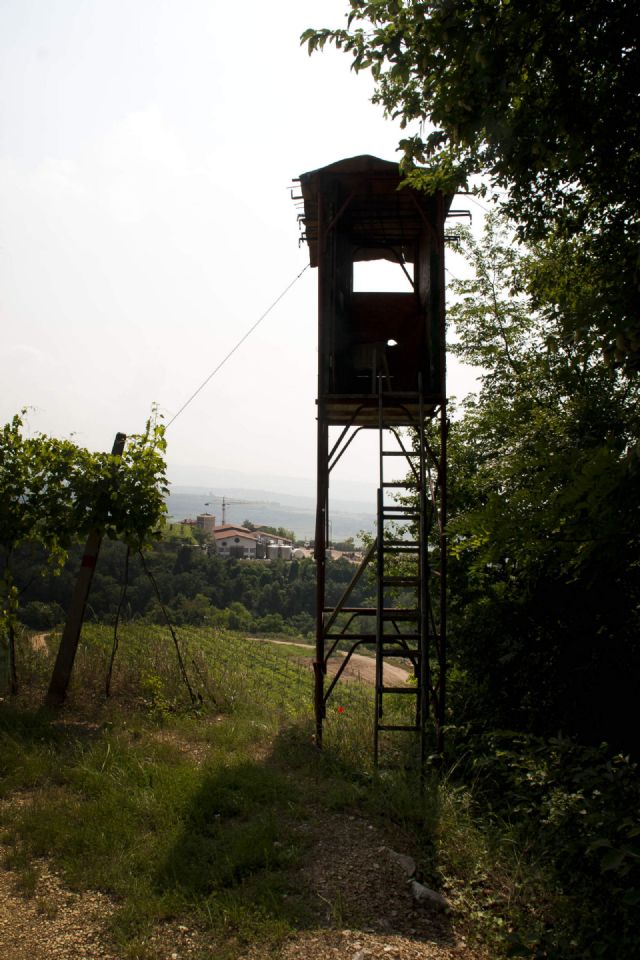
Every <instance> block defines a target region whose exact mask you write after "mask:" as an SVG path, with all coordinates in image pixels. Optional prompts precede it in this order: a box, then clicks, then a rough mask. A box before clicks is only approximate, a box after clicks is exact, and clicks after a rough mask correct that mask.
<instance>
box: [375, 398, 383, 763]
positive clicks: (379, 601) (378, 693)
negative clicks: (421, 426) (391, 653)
mask: <svg viewBox="0 0 640 960" xmlns="http://www.w3.org/2000/svg"><path fill="white" fill-rule="evenodd" d="M378 477H379V486H378V493H377V521H378V537H377V539H378V550H377V552H376V672H375V678H376V689H375V715H374V724H373V764H374V767H377V766H378V761H379V759H380V730H379V727H380V721H381V720H382V716H383V706H382V687H383V680H384V663H383V654H382V644H383V639H382V638H383V636H384V612H383V611H384V532H385V531H384V487H383V482H384V415H383V404H382V381H381V379H378Z"/></svg>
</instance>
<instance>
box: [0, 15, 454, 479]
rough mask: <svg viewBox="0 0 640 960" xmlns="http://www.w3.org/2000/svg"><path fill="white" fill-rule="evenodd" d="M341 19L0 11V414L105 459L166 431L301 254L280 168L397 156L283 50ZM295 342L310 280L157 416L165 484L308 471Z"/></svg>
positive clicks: (307, 371)
mask: <svg viewBox="0 0 640 960" xmlns="http://www.w3.org/2000/svg"><path fill="white" fill-rule="evenodd" d="M345 7H346V4H345V3H344V0H278V3H276V4H267V3H265V2H264V0H245V2H244V3H242V4H237V5H233V4H230V3H229V2H228V0H226V2H224V3H222V2H221V0H0V322H1V324H2V337H1V340H0V363H1V370H2V381H3V385H2V391H1V392H0V404H1V409H0V416H1V417H2V422H4V421H6V420H7V419H9V418H10V417H11V416H12V415H13V414H14V413H15V412H17V411H18V410H19V409H20V408H21V407H24V406H28V407H31V408H32V411H31V412H30V414H29V417H28V421H29V426H30V429H32V430H34V431H43V432H47V433H53V434H56V435H59V436H69V435H74V437H75V439H76V440H77V442H79V443H81V444H83V445H86V446H88V447H90V448H92V449H108V448H110V446H111V443H112V440H113V436H114V434H115V433H116V431H118V430H121V431H124V432H126V433H135V432H138V431H140V430H141V429H142V427H143V425H144V422H145V420H146V418H147V416H148V415H149V412H150V409H151V405H152V403H153V402H157V403H158V404H159V406H160V409H161V411H162V412H163V413H164V415H165V417H166V419H167V420H169V419H170V418H171V417H172V415H173V414H174V413H175V412H176V411H177V410H178V409H179V408H180V407H181V405H182V404H183V403H184V401H185V400H186V399H187V398H188V396H189V395H190V394H191V393H192V392H193V391H194V389H195V388H196V387H197V386H198V385H199V384H200V383H201V382H202V381H203V380H204V379H205V377H206V376H207V375H208V374H209V373H210V372H211V370H212V369H213V368H214V367H215V366H216V365H217V364H218V363H219V361H220V360H221V359H222V358H223V357H224V356H225V355H226V353H227V352H228V351H229V350H230V349H231V347H232V346H233V345H234V344H235V343H236V342H237V340H238V339H239V338H240V337H241V336H242V334H244V333H245V332H246V330H247V329H248V328H249V327H250V326H252V324H253V323H255V321H256V320H257V318H258V317H259V316H260V315H261V314H262V313H263V311H264V310H265V309H266V307H267V306H268V305H269V304H270V303H271V302H272V301H273V300H274V299H275V297H276V296H277V295H278V294H279V293H280V292H281V291H282V290H283V288H284V287H285V286H286V285H287V284H288V283H289V282H290V280H292V279H293V277H295V275H296V274H297V273H298V272H299V271H300V270H301V269H302V267H303V266H304V265H305V263H306V262H307V259H308V256H307V249H306V247H304V246H303V247H299V246H298V227H297V224H296V211H295V208H294V205H293V203H292V202H291V200H290V196H289V191H288V187H289V186H290V183H291V180H292V178H293V177H296V176H298V175H299V174H300V173H302V172H304V171H306V170H311V169H314V168H316V167H320V166H324V165H325V164H327V163H331V162H333V161H334V160H338V159H341V158H342V157H348V156H353V155H355V154H360V153H371V154H374V155H377V156H380V157H384V158H386V159H393V158H394V157H395V156H396V146H397V142H398V139H399V136H400V131H399V130H398V128H397V126H394V125H393V124H392V123H390V122H389V121H386V120H384V118H383V116H382V112H381V110H380V108H378V107H374V106H373V105H371V104H370V103H369V97H370V95H371V84H370V80H369V78H368V76H359V77H358V76H356V75H355V74H354V73H353V72H352V71H350V69H349V60H348V58H347V57H346V56H345V55H344V54H341V53H337V52H334V51H327V52H326V53H324V54H322V55H315V56H313V57H311V58H309V57H308V56H307V53H306V50H304V49H302V48H300V46H299V35H300V33H301V32H302V30H304V29H305V28H306V27H307V26H312V25H313V26H322V25H333V24H338V23H339V22H340V21H341V18H342V17H343V15H344V12H345ZM315 332H316V272H315V271H311V270H308V271H307V272H306V273H305V275H304V276H303V278H302V279H301V280H300V281H299V282H298V283H297V284H296V286H295V287H294V289H293V290H292V291H291V292H290V293H289V294H288V295H287V297H286V299H285V300H284V301H283V302H282V303H281V304H280V305H279V306H278V307H277V308H276V310H274V312H273V313H272V314H271V315H270V316H269V317H268V318H267V319H266V320H265V321H264V323H263V324H262V325H261V326H260V327H259V328H258V330H257V331H256V332H255V333H254V334H253V335H252V336H251V337H250V338H249V339H248V340H247V342H246V343H245V344H244V345H243V346H242V347H241V348H240V350H239V351H238V352H237V353H236V354H235V355H234V357H233V358H232V359H231V360H230V361H229V363H228V364H227V365H226V366H225V367H224V369H223V370H222V371H221V372H220V373H219V374H218V375H217V376H216V377H215V378H214V379H213V380H212V381H211V383H210V384H209V385H208V386H207V388H206V389H205V390H204V391H203V392H202V393H201V394H200V396H199V397H198V398H197V399H196V400H195V401H194V402H193V403H192V404H191V405H190V407H189V408H188V409H187V410H186V411H185V412H184V413H183V414H182V415H181V416H180V417H179V418H178V419H177V420H176V422H175V423H174V424H173V425H172V426H171V428H170V430H169V431H168V435H167V439H168V442H169V450H168V460H169V472H170V475H173V476H175V477H176V478H179V479H180V481H182V482H185V480H186V479H187V478H188V473H189V471H188V470H187V468H188V467H190V466H191V465H200V466H201V467H205V468H208V467H209V466H210V467H211V469H212V471H214V469H217V470H220V469H225V470H232V471H239V472H241V473H246V474H247V475H252V474H254V475H257V474H259V475H261V476H262V475H265V474H271V475H282V476H286V477H312V476H313V474H314V471H315V442H316V436H315V402H314V401H315V379H316V343H315ZM453 388H454V390H455V392H458V393H460V392H462V391H461V389H460V384H459V383H457V381H455V380H454V383H453ZM366 446H367V445H366V444H364V445H363V447H362V453H361V454H360V455H356V456H354V457H352V458H351V459H350V461H349V462H347V460H349V458H345V463H344V467H343V476H344V477H345V478H347V479H352V480H360V479H363V480H366V479H367V474H368V472H370V471H371V470H373V469H374V466H373V464H374V459H375V458H374V457H373V456H371V455H370V454H369V451H368V449H366ZM205 474H206V471H205ZM203 478H204V475H203V473H202V471H199V472H198V477H197V478H195V476H194V482H204V479H203ZM220 492H224V491H220Z"/></svg>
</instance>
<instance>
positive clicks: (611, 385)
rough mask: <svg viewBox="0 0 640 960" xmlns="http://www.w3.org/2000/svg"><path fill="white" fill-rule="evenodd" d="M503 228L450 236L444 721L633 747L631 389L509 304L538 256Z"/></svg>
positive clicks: (547, 319)
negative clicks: (466, 392)
mask: <svg viewBox="0 0 640 960" xmlns="http://www.w3.org/2000/svg"><path fill="white" fill-rule="evenodd" d="M512 229H513V228H511V231H510V230H509V229H508V227H506V226H505V225H504V224H501V223H500V222H498V221H497V220H496V218H495V217H488V218H487V222H486V226H485V234H484V236H483V238H482V239H481V240H480V241H476V240H474V238H473V237H472V236H471V235H469V234H466V235H465V234H464V232H463V240H462V242H463V246H464V248H465V250H466V252H467V255H468V256H469V259H470V261H471V263H472V265H473V266H474V276H473V278H472V279H471V280H468V281H457V282H454V283H453V287H454V292H455V293H456V294H457V301H456V303H455V304H454V305H453V306H452V308H451V310H450V317H451V318H452V319H453V321H454V322H455V325H456V329H457V331H458V342H457V344H456V345H454V347H453V349H454V350H455V352H456V353H457V354H458V355H459V356H460V357H461V358H462V359H463V360H464V361H465V362H467V363H470V364H473V365H475V366H477V367H478V368H480V370H481V371H482V375H481V385H480V389H479V391H478V393H477V394H476V395H473V396H471V397H470V398H468V399H467V401H466V402H465V404H464V405H463V407H462V410H461V416H459V417H458V418H456V419H455V420H454V422H453V423H452V427H451V436H450V443H449V454H450V472H449V476H450V501H451V504H450V506H451V519H450V524H449V536H450V546H451V553H452V558H451V563H450V574H451V589H450V597H451V620H450V624H451V632H452V641H451V646H452V655H453V657H454V662H456V661H457V665H458V667H459V668H460V669H461V670H462V675H466V676H467V678H468V686H465V685H464V684H463V686H464V688H465V691H466V693H465V695H464V696H462V698H461V699H459V700H458V710H457V714H458V716H457V719H458V720H461V718H462V716H466V718H467V719H470V718H471V717H475V718H476V719H477V718H478V717H479V716H482V717H483V718H484V720H485V721H487V722H489V723H493V724H494V725H498V726H505V727H512V728H515V729H521V730H522V729H524V730H529V731H532V732H537V733H553V732H554V731H557V730H559V729H563V730H564V731H565V732H570V733H572V734H574V735H576V736H578V737H579V738H581V739H582V740H591V741H593V742H595V743H596V744H597V743H598V742H599V741H600V740H601V739H609V740H610V741H612V742H614V743H617V744H619V745H624V746H625V747H628V746H630V745H634V746H637V738H636V737H635V733H634V732H633V728H634V725H633V724H632V723H631V722H630V719H631V716H630V714H631V709H632V704H633V690H632V685H633V680H632V679H630V678H633V677H635V675H636V671H637V668H638V666H640V647H639V646H638V643H637V635H638V609H639V607H640V578H639V568H638V563H637V556H638V544H639V540H640V526H639V524H638V519H637V506H636V505H637V502H638V498H639V496H640V459H639V451H640V448H639V437H640V421H639V416H638V410H639V409H640V403H639V401H640V396H639V386H638V383H637V378H636V377H629V376H627V375H626V374H625V373H624V372H623V371H622V370H619V369H615V368H613V367H611V366H610V365H608V364H607V363H606V362H605V361H604V359H603V357H602V355H601V353H600V352H599V351H598V350H597V349H596V348H592V349H591V350H590V351H588V350H587V349H586V347H585V346H584V345H583V344H580V345H576V344H575V343H574V342H573V341H572V340H571V339H568V338H566V337H565V336H564V335H563V331H562V324H561V320H560V319H559V318H558V317H556V319H555V321H554V320H553V319H552V316H551V315H550V314H549V313H548V312H546V311H544V310H538V309H536V304H535V303H534V302H533V301H532V299H531V297H529V296H528V295H526V293H522V292H520V293H519V292H518V291H519V290H520V291H522V290H523V289H525V290H526V287H527V283H528V279H527V278H528V276H529V274H531V273H532V272H533V273H534V274H535V273H536V272H537V271H538V269H539V262H538V261H539V258H540V256H542V258H543V259H544V257H546V255H547V246H546V245H545V246H544V247H543V248H542V251H540V250H538V249H536V248H534V249H532V250H529V251H527V250H523V249H521V248H518V246H517V245H516V244H514V242H513V235H512ZM460 675H461V674H458V676H460ZM465 696H468V699H466V700H465ZM479 700H480V701H481V702H482V706H481V707H480V708H478V701H479ZM473 703H475V707H474V706H472V704H473Z"/></svg>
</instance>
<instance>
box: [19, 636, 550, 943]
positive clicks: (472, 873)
mask: <svg viewBox="0 0 640 960" xmlns="http://www.w3.org/2000/svg"><path fill="white" fill-rule="evenodd" d="M181 642H182V643H183V646H184V651H183V652H184V653H185V661H186V663H187V666H188V670H189V673H190V675H191V679H192V683H193V685H194V687H195V688H196V689H197V690H198V692H199V694H200V696H201V697H202V700H201V701H200V702H198V703H197V704H196V705H195V707H194V706H192V705H191V704H189V701H188V697H187V696H186V692H185V688H184V687H183V686H182V684H181V681H180V677H179V672H178V670H177V668H176V666H175V656H174V651H173V649H172V645H171V640H170V638H169V637H168V636H167V634H166V632H165V631H161V630H159V629H157V628H153V627H145V628H138V629H134V628H131V629H129V630H128V632H125V634H124V635H123V637H122V638H121V642H120V651H119V657H118V660H117V669H116V672H115V674H114V682H113V688H112V691H113V695H112V697H111V699H110V700H109V701H105V700H104V697H103V695H102V692H101V685H102V684H103V682H104V679H103V678H104V676H105V672H106V663H107V659H108V653H109V648H110V644H111V637H110V635H109V633H108V631H107V630H106V628H96V627H94V628H91V629H88V630H87V631H86V634H85V637H84V642H83V645H82V649H81V651H80V654H79V659H78V663H77V670H76V676H75V680H74V688H73V690H72V691H71V694H70V698H69V703H68V705H67V707H66V708H65V710H64V711H63V714H62V716H60V717H57V718H56V717H54V716H52V715H50V714H49V713H47V712H46V711H43V710H41V709H40V708H39V707H38V705H37V697H38V696H39V695H40V694H41V692H42V690H43V689H44V683H45V679H46V676H47V674H48V671H49V669H50V655H49V656H46V655H45V654H43V653H42V652H39V653H34V652H30V647H29V646H28V644H27V645H25V646H24V647H23V650H22V654H21V655H22V665H23V675H27V676H29V678H30V682H29V684H28V685H27V686H26V688H25V691H24V693H23V695H22V697H20V698H18V699H17V700H16V701H15V702H13V703H9V702H6V701H5V702H4V703H0V774H1V780H0V800H4V801H5V802H3V803H0V828H1V829H2V837H3V839H4V841H5V842H9V849H10V850H11V852H10V853H9V854H8V865H9V866H11V867H13V868H14V869H17V870H18V871H19V872H20V875H21V877H22V884H23V887H24V889H25V891H27V892H28V891H29V890H30V889H33V888H34V885H35V876H36V871H37V858H38V857H45V858H49V859H50V860H52V861H53V862H54V864H55V865H56V867H57V868H58V869H60V870H61V871H62V873H63V875H64V878H65V881H66V883H67V884H68V885H70V886H71V887H72V888H76V889H99V890H102V891H105V892H107V893H108V894H110V895H111V896H112V897H114V898H115V900H116V902H117V905H118V908H117V910H116V912H115V915H114V920H113V926H112V936H113V939H114V942H115V943H116V944H117V949H118V950H119V952H120V954H121V955H122V956H127V957H131V958H148V957H153V956H154V953H153V951H152V948H151V947H150V943H151V940H150V936H151V934H152V932H153V930H154V929H157V927H158V924H162V923H187V924H189V925H190V926H191V927H193V928H194V929H196V930H197V931H198V932H199V936H200V937H201V938H204V939H203V941H202V942H203V943H205V944H206V949H205V948H204V947H203V951H204V952H203V954H202V956H203V957H204V956H205V955H206V956H207V957H209V958H212V960H213V958H217V957H219V958H221V960H222V958H233V957H235V956H237V955H238V954H239V953H240V952H241V951H242V950H243V949H244V946H243V945H246V944H247V943H250V944H254V945H255V944H259V945H261V946H260V949H261V951H262V953H263V954H264V955H265V956H267V955H268V954H269V952H270V950H271V949H273V950H276V949H277V947H278V945H279V944H280V943H281V942H282V941H283V939H284V938H286V937H287V936H289V935H290V934H291V932H292V931H293V930H295V929H297V928H300V927H303V928H304V927H313V926H314V925H317V924H319V923H321V922H326V916H325V914H326V910H325V908H324V907H322V905H321V904H319V902H318V899H317V897H315V898H314V896H313V895H312V894H311V893H309V891H306V890H305V889H304V888H303V887H302V886H301V884H300V881H299V873H298V871H299V868H300V866H301V865H302V864H303V863H304V862H305V858H307V857H308V856H309V855H310V851H309V849H308V843H309V839H308V836H309V834H308V831H307V830H306V829H305V825H306V824H308V823H309V821H313V820H317V819H318V818H320V819H321V818H323V817H325V818H326V817H334V818H335V817H340V816H349V815H352V814H353V813H357V814H358V815H361V814H362V813H363V812H365V813H366V815H367V816H368V817H370V818H372V820H373V821H374V822H377V823H378V824H380V825H381V826H382V828H383V829H385V830H387V832H388V833H389V835H392V834H394V833H395V835H396V836H402V837H404V838H405V840H406V842H407V843H408V844H409V845H410V848H411V850H412V853H413V855H414V857H415V859H416V860H417V861H418V863H419V864H420V866H421V867H422V869H423V871H424V878H425V880H426V882H428V883H429V884H430V885H432V886H436V887H439V886H444V887H445V888H446V889H447V892H448V895H449V896H450V897H451V898H452V900H453V901H454V905H455V906H456V908H457V911H456V912H457V915H458V917H459V922H460V924H461V925H462V927H463V928H464V929H465V930H466V932H467V934H468V935H469V936H471V937H472V938H474V937H475V938H477V939H481V940H484V941H485V942H486V941H488V942H489V943H490V944H491V950H492V954H493V955H494V956H500V955H501V954H502V952H503V949H504V948H505V944H506V937H505V936H504V933H505V931H506V929H507V927H508V925H509V924H510V923H513V922H516V921H517V918H518V916H519V915H521V914H524V913H525V912H526V911H527V910H531V909H532V908H531V907H529V906H528V904H529V902H530V900H531V897H532V895H533V896H534V897H535V898H537V903H538V905H539V906H538V907H537V908H536V909H538V910H539V911H540V912H541V913H544V911H545V910H546V909H548V905H547V904H546V903H545V902H544V897H543V896H541V895H540V891H541V890H542V889H543V886H542V883H539V882H538V879H539V878H538V877H537V876H536V874H535V870H533V871H532V867H531V864H528V865H527V877H528V879H527V885H526V886H525V887H524V888H523V887H522V884H521V883H520V881H521V880H522V875H523V867H522V862H521V860H520V859H519V857H520V855H518V857H517V858H516V859H515V861H514V857H513V856H512V853H511V851H510V849H509V844H508V843H506V844H505V843H504V842H501V841H498V840H493V839H492V837H491V833H490V832H489V833H487V832H486V831H484V832H482V831H481V830H480V829H479V828H478V827H477V826H476V824H475V823H474V821H473V817H472V815H471V813H470V806H469V797H468V795H467V794H466V793H464V792H463V791H460V790H454V789H453V788H448V787H447V786H446V785H444V786H442V785H441V786H440V787H439V788H438V787H436V785H435V783H434V785H432V786H431V787H429V788H428V789H427V790H425V791H421V790H420V787H419V782H418V780H417V778H416V777H415V776H414V775H413V774H411V772H403V773H402V774H400V773H397V772H396V773H389V774H385V775H380V776H374V775H373V771H372V770H371V766H370V733H369V722H370V716H371V694H370V691H366V690H363V689H359V688H358V685H353V684H352V685H349V687H348V688H344V690H343V692H342V693H341V700H340V703H341V706H343V710H342V711H341V712H340V713H338V711H337V710H336V709H335V708H334V709H333V710H332V711H331V712H330V714H329V717H328V720H327V723H326V750H325V752H324V754H323V755H322V756H319V755H318V753H317V751H315V750H314V748H313V747H312V744H311V730H312V724H311V716H310V702H311V679H310V674H309V672H308V671H306V670H305V669H304V668H301V667H300V666H299V665H298V664H297V663H296V662H295V657H292V656H291V653H292V652H294V653H297V650H296V651H289V650H287V648H286V647H277V646H274V647H271V646H267V645H265V644H262V643H257V642H255V643H252V642H248V641H239V640H238V639H237V638H235V639H234V638H232V637H225V636H220V635H211V634H208V633H206V632H204V631H190V632H189V633H188V634H187V635H182V641H181ZM393 759H394V762H395V764H396V766H397V767H399V768H401V767H402V765H403V764H402V759H403V758H402V757H401V756H400V755H396V756H395V757H394V758H393ZM16 797H20V798H23V799H24V798H27V801H28V802H20V803H16V802H12V801H13V800H15V798H16ZM321 907H322V909H320V908H321ZM214 943H215V944H218V946H217V947H214V946H213V944H214ZM220 944H224V946H220Z"/></svg>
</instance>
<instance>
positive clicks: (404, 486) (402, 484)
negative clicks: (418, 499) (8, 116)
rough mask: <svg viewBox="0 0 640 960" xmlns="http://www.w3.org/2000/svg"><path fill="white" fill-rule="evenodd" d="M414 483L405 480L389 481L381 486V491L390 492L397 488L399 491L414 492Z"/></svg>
mask: <svg viewBox="0 0 640 960" xmlns="http://www.w3.org/2000/svg"><path fill="white" fill-rule="evenodd" d="M415 486H416V485H415V483H409V482H408V481H407V480H389V481H388V482H385V483H383V484H381V487H382V489H383V490H392V489H393V488H395V487H397V488H398V489H401V490H415Z"/></svg>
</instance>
